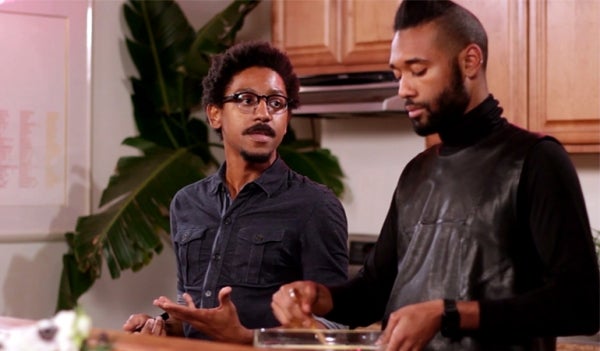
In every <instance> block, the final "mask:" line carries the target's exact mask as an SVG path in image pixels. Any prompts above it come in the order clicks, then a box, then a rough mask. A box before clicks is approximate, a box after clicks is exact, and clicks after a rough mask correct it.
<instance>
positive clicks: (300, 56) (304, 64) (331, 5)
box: [272, 0, 340, 73]
mask: <svg viewBox="0 0 600 351" xmlns="http://www.w3.org/2000/svg"><path fill="white" fill-rule="evenodd" d="M337 5H338V3H337V0H310V1H302V0H274V1H273V17H272V23H273V27H272V38H273V44H274V45H275V46H277V47H279V48H281V49H283V50H285V51H286V52H287V54H288V55H289V57H290V59H291V60H292V63H293V64H294V67H295V69H296V71H297V72H298V73H301V72H302V71H304V72H306V71H309V70H310V68H312V67H320V66H332V65H336V64H339V61H340V58H339V53H338V50H337V45H338V41H337V27H338V26H337V24H338V21H337V18H338V16H337V12H338V8H337Z"/></svg>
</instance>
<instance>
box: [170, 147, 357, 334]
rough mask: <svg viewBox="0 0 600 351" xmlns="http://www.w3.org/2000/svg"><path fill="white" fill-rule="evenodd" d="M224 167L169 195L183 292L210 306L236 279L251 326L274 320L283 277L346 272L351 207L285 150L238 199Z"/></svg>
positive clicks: (236, 295)
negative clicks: (291, 162)
mask: <svg viewBox="0 0 600 351" xmlns="http://www.w3.org/2000/svg"><path fill="white" fill-rule="evenodd" d="M225 169H226V164H223V166H221V168H220V169H219V171H218V172H217V173H216V174H214V175H211V176H209V177H207V178H204V179H202V180H200V181H198V182H196V183H193V184H190V185H188V186H186V187H184V188H183V189H181V190H180V191H179V192H178V193H177V194H176V195H175V197H174V199H173V201H172V203H171V232H172V239H173V245H174V249H175V254H176V257H177V276H178V279H177V291H178V299H179V300H180V301H181V295H182V294H183V293H184V292H187V293H189V294H190V295H191V296H192V297H193V299H194V302H195V304H196V306H197V307H199V308H200V307H201V308H212V307H216V306H217V305H218V293H219V290H220V289H221V288H222V287H224V286H231V287H232V288H233V290H232V295H231V298H232V301H233V303H234V304H235V305H236V308H237V311H238V314H239V317H240V321H241V323H242V324H243V325H244V326H245V327H247V328H263V327H274V326H277V325H278V324H279V323H278V322H277V320H276V319H275V317H274V316H273V313H272V311H271V307H270V303H271V297H272V295H273V293H275V291H277V289H279V287H280V286H281V285H282V284H285V283H288V282H291V281H295V280H303V279H308V280H314V281H317V282H320V283H327V284H331V283H334V284H335V283H342V282H344V281H345V280H346V279H347V266H348V251H347V221H346V215H345V212H344V209H343V207H342V205H341V203H340V202H339V200H338V199H337V198H336V197H335V195H334V194H333V193H332V192H331V191H330V190H329V189H328V188H326V187H325V186H323V185H320V184H317V183H315V182H313V181H311V180H310V179H308V178H306V177H304V176H302V175H299V174H298V173H296V172H294V171H292V170H291V169H290V168H289V167H288V166H287V165H286V164H285V163H284V162H283V161H282V160H281V159H279V158H278V159H277V160H276V161H275V162H274V163H273V165H272V166H271V167H270V168H268V169H267V170H266V171H265V172H264V173H263V174H262V175H261V176H260V177H259V178H258V179H256V180H255V181H253V182H251V183H248V184H246V185H245V186H244V187H243V188H242V190H241V191H240V192H239V194H238V196H237V197H236V198H235V199H234V200H231V199H230V197H229V195H228V192H227V188H226V186H225V183H224V179H225ZM184 330H185V334H186V336H188V337H198V338H202V337H203V336H202V334H201V333H199V332H198V331H196V330H193V329H192V328H191V327H190V326H189V325H185V324H184Z"/></svg>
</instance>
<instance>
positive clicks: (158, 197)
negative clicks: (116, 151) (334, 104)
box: [57, 0, 344, 310]
mask: <svg viewBox="0 0 600 351" xmlns="http://www.w3.org/2000/svg"><path fill="white" fill-rule="evenodd" d="M258 4H259V0H235V1H233V2H232V3H231V4H230V5H229V6H228V7H227V8H225V9H224V10H223V11H221V12H220V13H218V14H216V15H215V16H214V17H213V18H212V19H211V20H210V21H209V22H208V23H206V24H205V25H204V26H203V27H202V28H201V29H200V30H199V31H197V32H196V31H195V30H194V29H193V28H192V27H191V25H190V24H189V22H188V21H187V19H186V17H185V16H184V14H183V12H182V11H181V9H180V7H179V5H178V4H177V3H176V2H174V1H173V0H161V1H144V0H129V1H128V2H127V3H125V4H124V5H123V6H124V14H125V19H126V22H127V25H128V27H129V30H130V33H131V38H128V39H127V40H126V41H127V49H128V51H129V54H130V56H131V59H132V61H133V63H134V64H135V66H136V68H137V71H138V74H139V77H131V78H130V80H131V85H132V89H133V93H132V95H131V101H132V103H133V107H134V116H133V117H134V120H135V124H136V127H137V131H138V133H139V134H138V135H136V136H133V137H129V138H126V139H125V140H124V141H123V144H125V145H128V146H131V147H133V148H136V149H137V150H139V152H140V154H139V155H138V156H126V157H121V158H120V159H119V160H118V162H117V165H116V170H115V173H114V175H113V176H111V178H110V180H109V183H108V185H107V187H106V188H105V189H104V191H103V193H102V196H101V199H100V204H99V205H100V206H99V207H100V209H99V210H98V211H97V212H96V213H94V214H91V215H89V216H83V217H80V218H79V219H78V221H77V225H76V228H75V230H74V231H73V232H69V233H66V234H65V236H66V239H67V243H68V247H69V249H68V252H67V253H66V254H65V255H64V256H63V271H62V275H61V281H60V287H59V296H58V302H57V310H62V309H72V308H74V307H75V306H76V305H77V301H78V299H79V297H80V296H81V295H83V294H84V293H85V292H86V291H87V290H88V289H89V288H90V287H91V286H92V285H93V283H94V281H95V280H96V279H98V278H99V277H100V274H101V268H102V265H103V263H104V262H106V264H107V266H108V269H109V271H110V275H111V277H112V278H113V279H116V278H118V277H119V276H120V273H121V271H123V270H126V269H131V270H133V271H137V270H140V269H141V268H142V267H144V266H145V265H147V264H148V263H149V262H150V260H151V259H152V257H153V256H154V255H155V254H159V253H160V252H161V250H162V249H163V242H167V243H170V240H169V218H168V217H169V203H170V201H171V199H172V197H173V195H174V194H175V192H176V191H177V190H178V189H180V188H181V187H183V186H184V185H186V184H189V183H192V182H194V181H197V180H199V179H201V178H203V177H205V176H206V174H208V173H209V172H212V171H214V170H216V168H217V166H218V163H219V162H218V160H217V159H216V158H215V156H214V155H213V150H214V148H215V147H217V148H218V147H222V145H220V144H214V143H213V144H211V143H210V142H209V128H208V126H207V124H206V122H205V121H204V119H203V118H197V117H195V116H194V113H195V112H196V111H197V109H198V107H199V103H200V100H201V96H202V84H201V82H202V79H203V77H204V76H205V75H206V74H207V72H208V68H209V64H210V57H211V56H212V55H214V54H216V53H219V52H222V51H224V50H225V49H227V48H228V47H229V46H231V45H232V44H233V43H234V40H235V36H236V34H237V32H238V31H239V29H240V28H241V27H242V25H243V23H244V18H245V16H246V15H247V14H248V13H250V11H252V10H253V9H254V8H255V7H256V6H257V5H258ZM278 151H279V154H280V155H281V157H282V158H283V159H284V160H285V161H286V163H287V164H288V165H289V166H290V167H291V168H292V169H295V170H296V171H298V172H299V173H302V174H304V175H306V176H308V177H310V178H311V179H313V180H315V181H318V182H321V183H323V184H325V185H327V186H329V187H330V188H331V189H332V190H333V191H334V192H335V193H336V194H337V195H340V194H341V193H342V192H343V190H344V186H343V183H342V180H341V179H342V177H343V173H342V170H341V168H340V166H339V163H338V161H337V158H336V157H335V156H334V155H332V154H331V153H330V152H329V150H327V149H322V148H320V147H319V145H318V143H317V142H316V140H315V138H314V137H313V138H312V139H308V140H297V139H296V137H295V135H294V132H293V130H291V128H288V134H287V135H286V137H285V138H284V141H283V143H282V145H281V146H280V148H279V150H278Z"/></svg>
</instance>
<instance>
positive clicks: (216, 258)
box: [213, 254, 221, 261]
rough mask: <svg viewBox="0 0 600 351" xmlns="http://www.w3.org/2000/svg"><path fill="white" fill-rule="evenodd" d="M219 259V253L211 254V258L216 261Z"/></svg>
mask: <svg viewBox="0 0 600 351" xmlns="http://www.w3.org/2000/svg"><path fill="white" fill-rule="evenodd" d="M220 259H221V255H219V254H214V255H213V260H215V261H218V260H220Z"/></svg>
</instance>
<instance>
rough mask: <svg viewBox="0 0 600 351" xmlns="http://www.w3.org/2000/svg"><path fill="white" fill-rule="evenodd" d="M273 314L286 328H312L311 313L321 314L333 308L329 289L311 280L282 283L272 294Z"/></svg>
mask: <svg viewBox="0 0 600 351" xmlns="http://www.w3.org/2000/svg"><path fill="white" fill-rule="evenodd" d="M271 308H272V309H273V314H274V315H275V317H276V318H277V319H278V320H279V322H280V323H281V325H282V326H284V327H287V328H313V327H314V326H315V320H314V318H313V314H315V315H318V316H323V315H324V314H326V313H327V312H329V311H331V309H332V308H333V302H332V300H331V294H330V293H329V290H328V289H327V288H326V287H325V286H324V285H321V284H318V283H315V282H311V281H297V282H293V283H290V284H285V285H282V286H281V287H280V288H279V290H278V291H277V292H276V293H275V294H273V300H272V302H271Z"/></svg>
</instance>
